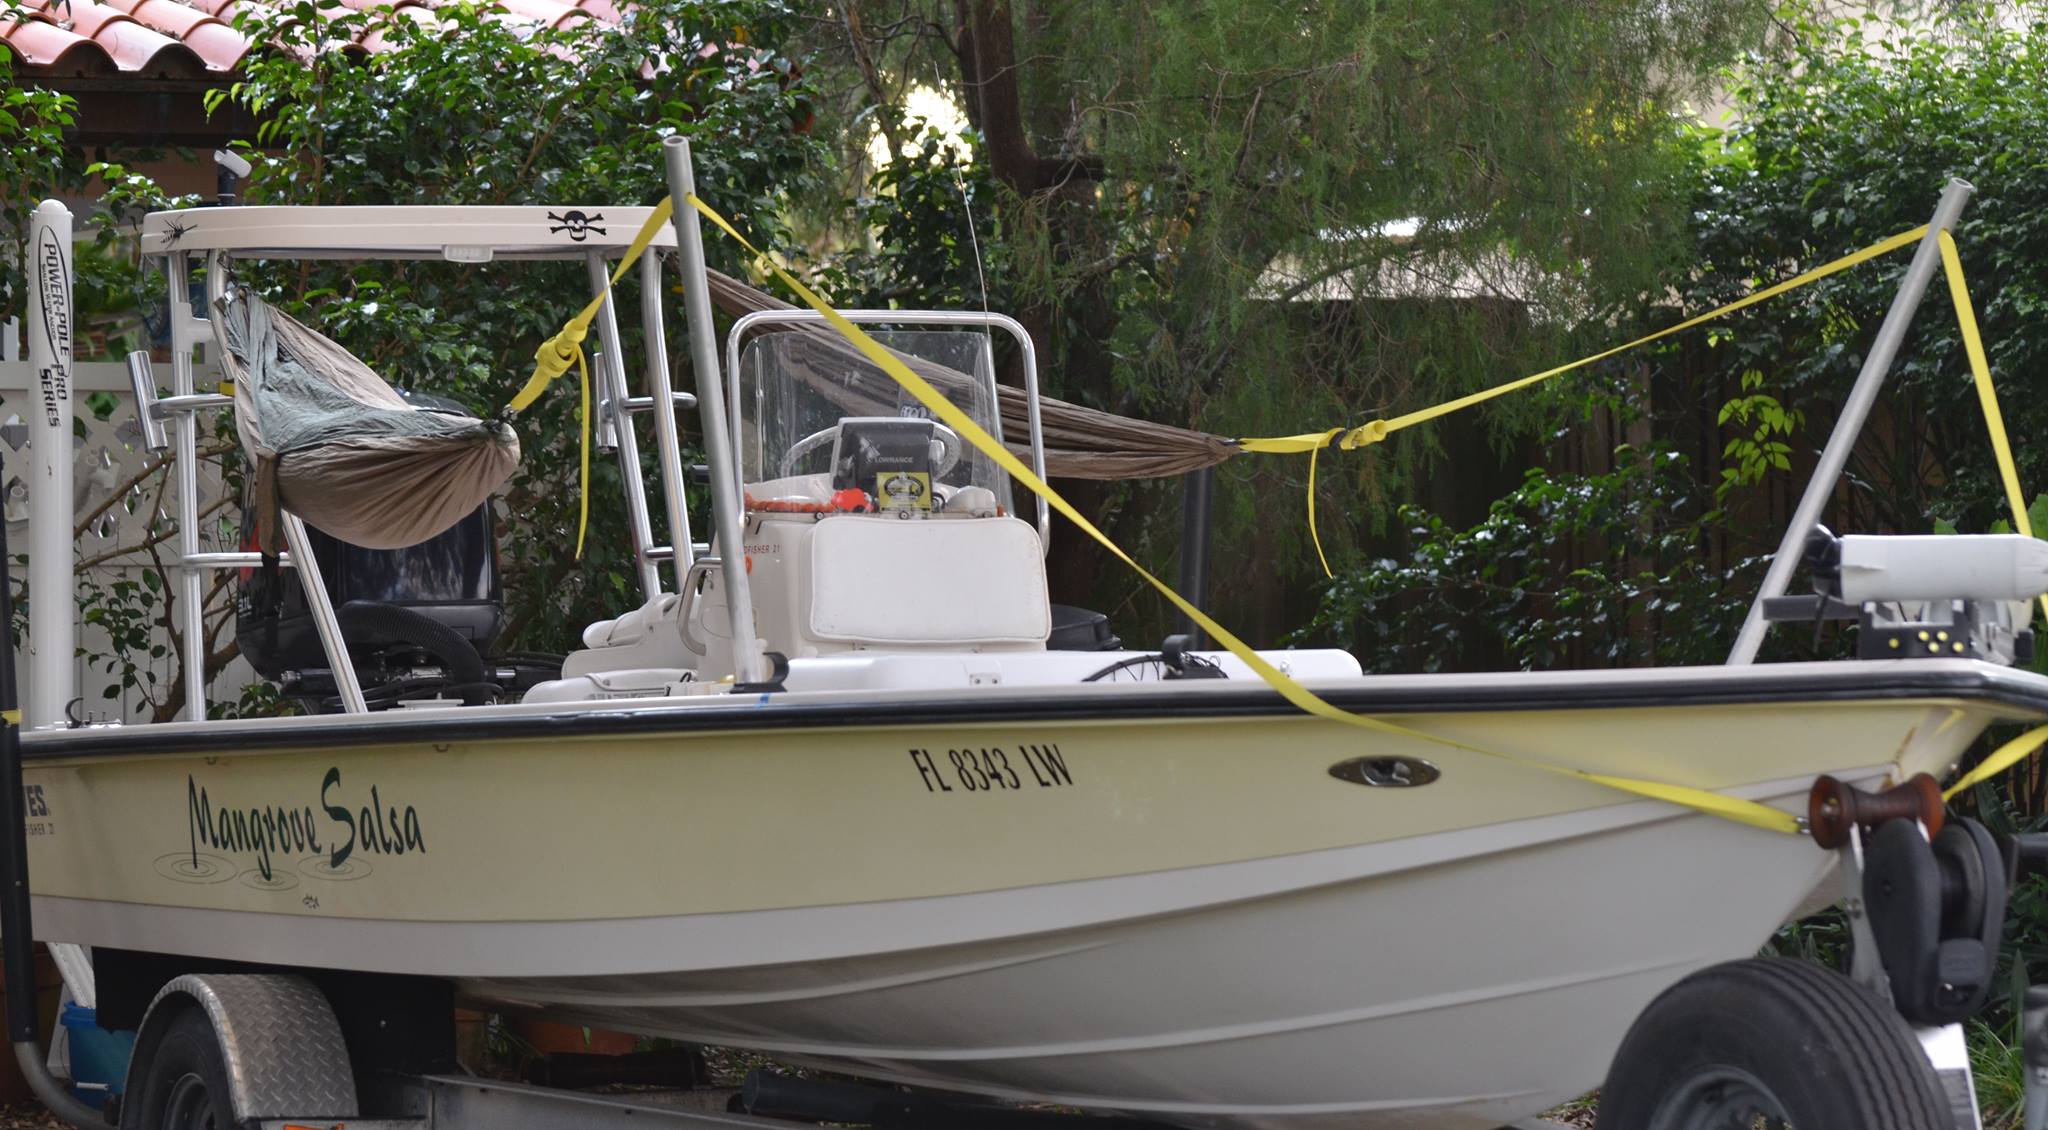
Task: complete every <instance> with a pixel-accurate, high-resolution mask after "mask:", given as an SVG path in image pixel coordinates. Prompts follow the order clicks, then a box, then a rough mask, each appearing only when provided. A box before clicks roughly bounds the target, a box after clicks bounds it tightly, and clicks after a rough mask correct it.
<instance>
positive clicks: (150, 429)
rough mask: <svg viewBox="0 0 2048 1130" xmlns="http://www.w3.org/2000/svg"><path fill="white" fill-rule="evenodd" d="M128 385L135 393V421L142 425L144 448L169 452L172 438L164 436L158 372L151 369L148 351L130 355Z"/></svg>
mask: <svg viewBox="0 0 2048 1130" xmlns="http://www.w3.org/2000/svg"><path fill="white" fill-rule="evenodd" d="M128 385H129V387H130V388H132V389H133V390H134V392H135V419H136V422H138V423H139V424H141V425H142V446H143V447H145V448H148V449H149V450H150V451H153V452H159V453H161V452H165V451H169V450H170V449H171V438H170V437H169V436H167V435H165V434H164V421H163V417H161V416H159V415H157V413H156V370H155V369H153V368H151V367H150V364H149V351H148V350H146V349H138V350H135V351H134V352H132V353H130V354H128Z"/></svg>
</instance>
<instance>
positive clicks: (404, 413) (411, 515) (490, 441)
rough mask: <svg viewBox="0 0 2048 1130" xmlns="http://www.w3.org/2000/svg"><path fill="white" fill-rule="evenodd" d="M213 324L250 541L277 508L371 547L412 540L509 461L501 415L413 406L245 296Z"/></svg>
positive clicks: (273, 526)
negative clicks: (241, 463) (246, 476)
mask: <svg viewBox="0 0 2048 1130" xmlns="http://www.w3.org/2000/svg"><path fill="white" fill-rule="evenodd" d="M216 314H217V316H216V318H215V320H214V324H215V325H216V326H219V327H221V328H222V329H223V331H224V332H223V335H222V339H223V340H222V344H223V345H224V346H225V348H224V349H223V350H222V351H221V352H222V358H221V364H222V367H223V369H225V370H226V372H227V374H228V375H229V376H230V377H232V378H233V380H234V383H235V430H236V431H237V432H239V433H240V434H241V440H242V447H243V449H244V450H246V451H247V452H248V453H249V455H250V457H251V458H252V459H253V460H254V461H255V464H256V467H255V483H254V489H255V509H256V529H257V545H258V548H260V549H261V550H262V551H263V552H264V553H266V554H270V555H275V554H276V553H277V552H278V550H279V548H280V546H281V544H282V541H283V529H282V525H281V523H280V522H279V520H278V512H279V508H280V507H283V508H287V509H289V510H291V512H292V513H294V514H297V515H298V516H299V517H301V518H303V519H305V520H306V521H307V522H308V523H310V524H312V525H314V526H317V527H319V528H320V529H321V530H323V531H325V532H326V533H328V534H331V535H333V536H334V537H337V538H339V539H341V540H342V541H345V542H349V543H351V544H354V545H360V546H363V547H366V548H369V549H399V548H402V547H404V546H408V545H417V544H419V543H420V542H423V541H426V540H427V539H428V538H431V537H433V536H434V535H436V534H439V533H441V532H442V531H443V530H446V529H448V528H449V527H450V526H453V525H454V524H455V523H456V522H457V521H460V520H461V519H462V517H463V516H464V515H466V514H468V513H470V512H471V511H472V510H475V509H476V508H477V507H478V506H480V505H482V504H483V502H484V500H485V499H486V498H489V497H490V495H491V492H492V491H494V490H496V489H497V488H498V485H499V484H501V483H503V482H504V481H505V479H506V478H507V477H508V476H510V475H511V474H512V471H513V469H514V468H515V467H517V466H518V465H519V440H518V438H517V437H516V436H514V435H513V434H512V429H511V428H510V427H509V426H507V425H506V424H504V423H503V422H501V421H494V420H479V419H477V418H476V417H474V416H468V415H463V414H461V413H457V412H446V411H440V410H435V409H428V408H418V407H415V406H414V405H412V404H409V403H407V402H406V401H405V400H404V398H402V397H400V396H399V395H398V393H396V392H394V391H393V390H392V388H391V386H390V385H388V384H385V383H384V381H383V379H382V378H380V377H378V376H377V374H376V373H374V372H372V371H371V370H370V368H369V366H367V365H364V364H363V363H362V362H361V361H359V360H357V359H356V358H355V357H353V356H351V355H350V354H349V352H348V351H347V350H345V349H343V348H342V347H340V346H339V345H336V344H335V343H334V342H332V341H330V340H328V339H327V338H325V337H323V336H321V335H320V334H318V333H316V332H314V331H313V330H311V329H308V328H306V327H305V326H303V325H301V324H299V323H298V322H296V321H294V320H292V319H291V318H290V317H289V316H287V315H285V314H283V313H281V312H279V311H277V310H275V309H272V308H271V307H270V306H269V305H267V304H265V303H264V302H263V301H261V300H260V299H257V298H255V297H253V296H251V295H250V294H249V293H248V292H247V291H245V290H241V289H237V290H234V291H231V292H230V293H229V295H228V297H227V298H226V299H224V300H223V301H222V302H221V303H220V309H219V310H217V311H216Z"/></svg>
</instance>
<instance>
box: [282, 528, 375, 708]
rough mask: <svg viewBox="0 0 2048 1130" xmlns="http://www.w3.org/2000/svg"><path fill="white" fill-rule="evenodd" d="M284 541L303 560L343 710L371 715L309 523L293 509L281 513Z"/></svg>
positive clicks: (310, 607)
mask: <svg viewBox="0 0 2048 1130" xmlns="http://www.w3.org/2000/svg"><path fill="white" fill-rule="evenodd" d="M280 514H281V516H282V517H283V519H284V541H285V544H286V545H288V546H290V547H291V550H292V556H293V557H294V558H296V559H297V560H298V561H299V568H298V574H299V584H301V585H303V586H305V590H306V610H307V611H308V612H311V613H312V614H313V629H314V630H315V631H317V632H319V633H320V646H321V648H322V649H323V650H325V651H326V652H327V666H328V667H329V668H330V669H331V670H332V671H333V672H334V689H335V690H336V691H337V692H338V693H339V694H340V695H341V709H342V711H343V712H344V713H347V714H368V713H369V712H370V707H369V704H368V703H366V702H364V701H363V685H362V684H361V683H359V682H357V681H356V665H355V664H354V663H352V662H350V660H349V657H348V641H347V640H345V639H343V638H342V636H341V621H340V620H339V619H338V618H336V616H335V615H334V601H333V600H331V599H329V597H328V595H327V580H326V578H324V577H322V576H321V575H320V559H319V558H317V557H314V556H313V543H312V542H311V541H308V540H307V538H306V522H305V519H303V518H300V517H299V516H298V515H297V514H294V513H292V512H291V511H289V510H285V511H281V512H280Z"/></svg>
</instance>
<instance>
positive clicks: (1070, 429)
mask: <svg viewBox="0 0 2048 1130" xmlns="http://www.w3.org/2000/svg"><path fill="white" fill-rule="evenodd" d="M710 282H711V286H710V290H711V302H712V305H714V306H717V307H718V308H719V309H720V310H723V311H725V312H726V313H727V314H730V315H733V316H734V317H737V316H739V315H742V314H751V313H753V312H754V311H756V310H789V309H794V307H792V306H790V304H789V303H787V302H784V301H782V300H781V299H778V298H775V297H773V296H771V295H768V294H764V293H762V292H761V291H759V290H756V289H755V288H753V287H751V286H748V285H747V284H745V283H743V282H741V281H739V280H738V279H735V278H733V277H732V276H731V275H727V274H722V273H720V272H718V271H712V272H710ZM795 328H796V329H798V330H802V331H805V332H807V333H810V334H811V335H813V336H814V337H815V338H816V339H817V345H818V348H819V349H820V350H822V351H824V352H826V353H828V354H832V355H834V356H836V357H837V358H838V359H839V360H840V361H841V362H842V367H843V365H844V363H851V364H854V365H859V366H866V365H868V364H869V362H868V361H867V359H866V358H865V357H863V356H862V355H861V354H860V352H859V351H858V350H856V349H855V348H854V347H853V345H852V344H851V343H849V342H848V341H847V340H846V339H845V338H842V337H840V336H839V334H838V333H836V332H834V331H833V330H832V329H831V328H830V327H828V326H822V325H816V324H808V325H807V324H802V323H799V324H798V325H797V326H796V327H795ZM901 360H902V361H903V362H904V363H905V364H907V365H909V366H910V367H911V368H912V369H913V370H915V371H916V372H917V375H918V376H921V377H923V378H925V379H926V380H928V381H930V382H932V383H933V384H935V385H937V386H939V387H940V388H948V387H954V385H955V384H956V383H957V382H961V381H965V380H967V379H968V378H967V377H966V376H965V375H964V374H961V373H957V372H954V371H953V370H951V369H948V368H946V367H945V366H943V365H936V364H933V363H932V362H930V361H926V360H923V359H921V358H917V357H911V356H908V355H902V356H901ZM888 388H889V391H890V393H891V395H892V396H893V394H894V388H895V386H894V385H893V384H891V385H889V386H888ZM996 394H997V396H998V397H999V398H1000V409H1001V412H1002V417H1003V436H1004V446H1005V447H1008V448H1010V450H1011V451H1012V452H1014V453H1015V454H1016V455H1017V456H1019V457H1020V458H1023V459H1027V460H1028V459H1029V458H1030V457H1031V452H1030V448H1029V446H1028V445H1026V444H1025V443H1023V442H1021V441H1022V440H1023V437H1025V436H1028V435H1030V434H1031V431H1030V424H1029V422H1028V421H1029V417H1028V416H1027V406H1026V403H1025V397H1024V391H1023V390H1022V389H1016V388H1011V387H1010V386H1008V385H1001V386H999V387H998V388H997V389H996ZM849 407H851V406H849ZM883 414H884V415H894V414H895V413H894V410H893V409H890V410H889V411H887V412H884V413H883ZM1039 423H1040V427H1041V428H1042V430H1043V432H1044V435H1045V470H1046V473H1047V474H1048V475H1050V476H1052V477H1054V478H1063V479H1151V478H1161V477H1164V476H1167V475H1185V474H1187V473H1188V472H1190V471H1199V470H1201V469H1202V468H1204V467H1214V466H1215V465H1217V464H1218V463H1222V462H1224V461H1226V460H1228V459H1231V458H1233V457H1234V456H1237V455H1239V454H1241V453H1242V452H1243V449H1242V448H1240V447H1239V446H1238V445H1237V444H1235V443H1232V442H1231V441H1230V440H1227V439H1224V438H1223V437H1222V436H1215V435H1210V434H1209V433H1207V432H1197V431H1191V430H1189V429H1187V428H1176V427H1172V426H1169V425H1166V424H1155V423H1152V422H1150V421H1147V420H1134V419H1131V418H1130V417H1128V416H1118V415H1116V414H1115V413H1112V412H1102V411H1098V410H1097V409H1094V408H1084V407H1082V406H1081V405H1079V404H1069V403H1067V402H1066V401H1064V400H1054V399H1052V398H1051V397H1041V398H1039Z"/></svg>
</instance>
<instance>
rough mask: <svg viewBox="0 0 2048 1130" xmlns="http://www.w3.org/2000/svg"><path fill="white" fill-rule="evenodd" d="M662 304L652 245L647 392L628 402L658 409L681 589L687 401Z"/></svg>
mask: <svg viewBox="0 0 2048 1130" xmlns="http://www.w3.org/2000/svg"><path fill="white" fill-rule="evenodd" d="M661 305H662V303H661V255H660V253H659V252H656V251H649V252H648V253H647V254H645V255H642V256H641V257H640V336H641V337H643V338H645V339H646V350H647V395H646V396H645V397H638V396H633V397H627V398H626V403H625V407H626V410H627V411H628V412H630V411H633V410H634V409H635V408H636V407H637V405H636V404H635V402H636V401H639V400H645V401H646V402H647V407H648V408H649V409H651V410H653V412H654V454H655V457H656V458H657V459H659V460H660V461H661V505H662V509H663V511H664V512H665V513H666V514H667V515H668V549H669V555H668V556H669V560H670V561H671V562H673V563H674V567H675V573H676V591H677V592H681V591H683V576H684V575H685V574H686V573H688V572H689V571H690V508H689V505H688V502H687V500H686V499H685V498H684V497H683V434H682V431H681V429H679V428H677V427H676V409H677V408H678V407H682V406H683V405H682V397H681V395H680V394H678V393H677V392H676V390H675V385H674V383H673V382H672V380H671V378H670V376H669V368H668V329H667V326H666V322H665V320H664V318H663V316H662V311H661ZM695 406H696V398H695V397H691V398H690V404H689V407H695ZM628 426H629V427H630V426H631V425H630V423H629V424H628ZM656 548H658V547H656Z"/></svg>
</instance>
